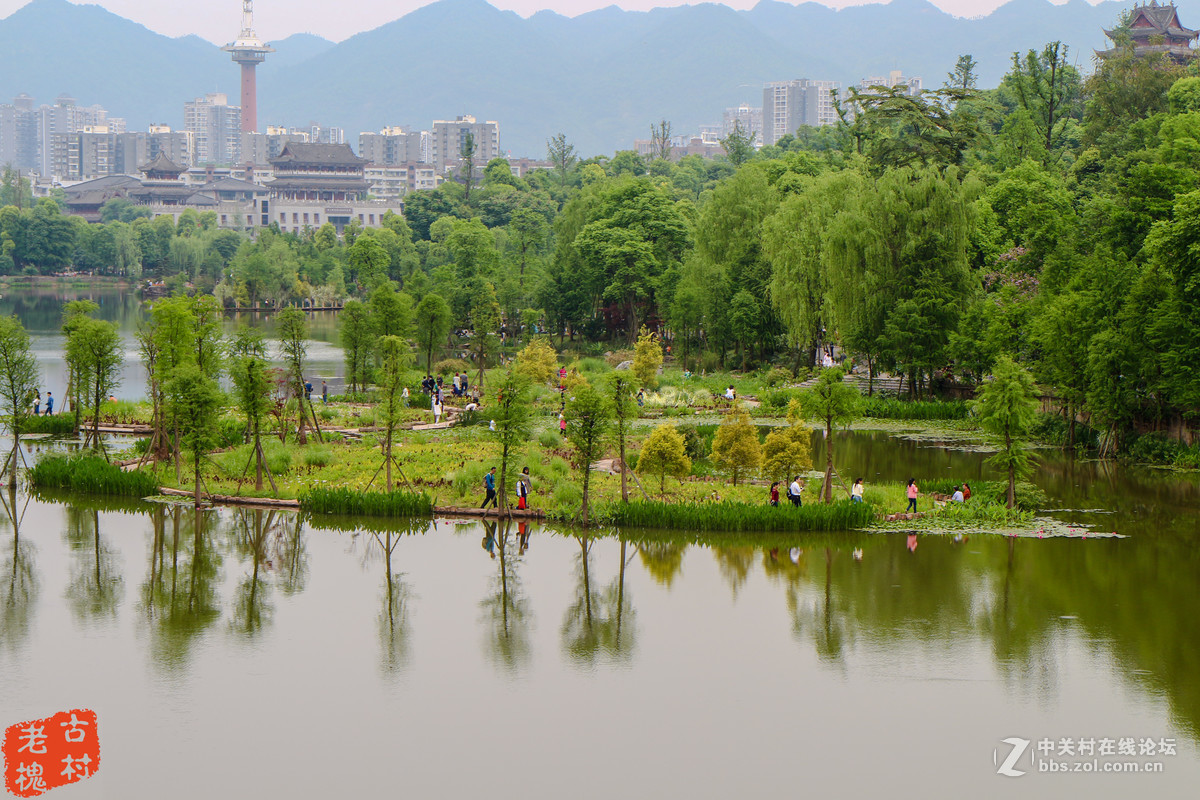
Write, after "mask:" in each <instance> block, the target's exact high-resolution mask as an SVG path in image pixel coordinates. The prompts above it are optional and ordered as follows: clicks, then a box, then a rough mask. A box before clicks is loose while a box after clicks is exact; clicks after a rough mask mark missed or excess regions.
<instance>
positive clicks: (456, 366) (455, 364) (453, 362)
mask: <svg viewBox="0 0 1200 800" xmlns="http://www.w3.org/2000/svg"><path fill="white" fill-rule="evenodd" d="M470 369H471V365H470V363H469V362H466V361H463V360H462V359H461V358H444V359H442V360H441V361H438V362H436V363H435V364H434V365H433V372H432V373H431V374H432V375H434V376H437V375H442V376H447V375H453V374H454V373H455V372H467V371H469V370H470ZM419 383H420V382H419V381H418V385H419ZM409 391H411V389H410V390H409Z"/></svg>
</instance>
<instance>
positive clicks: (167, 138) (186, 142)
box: [127, 125, 195, 175]
mask: <svg viewBox="0 0 1200 800" xmlns="http://www.w3.org/2000/svg"><path fill="white" fill-rule="evenodd" d="M194 139H195V137H194V136H193V135H192V133H191V132H190V131H173V130H171V127H170V126H169V125H151V126H150V129H149V131H147V133H146V158H145V160H144V161H142V162H140V163H139V164H138V165H137V166H139V167H140V166H141V165H142V164H143V163H146V164H148V163H150V162H151V161H154V160H156V159H157V158H158V157H159V155H160V154H161V155H162V156H164V157H165V158H166V159H167V160H168V161H170V162H172V163H173V164H178V165H179V166H181V167H183V168H184V169H188V168H190V167H191V166H192V164H193V163H194V152H195V141H194ZM127 174H130V175H132V174H133V173H132V172H130V173H127Z"/></svg>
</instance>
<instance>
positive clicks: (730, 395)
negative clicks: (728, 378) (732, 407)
mask: <svg viewBox="0 0 1200 800" xmlns="http://www.w3.org/2000/svg"><path fill="white" fill-rule="evenodd" d="M725 399H726V400H735V399H737V392H735V391H734V390H733V387H732V386H730V387H729V388H728V389H726V390H725Z"/></svg>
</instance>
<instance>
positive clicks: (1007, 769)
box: [992, 736, 1029, 778]
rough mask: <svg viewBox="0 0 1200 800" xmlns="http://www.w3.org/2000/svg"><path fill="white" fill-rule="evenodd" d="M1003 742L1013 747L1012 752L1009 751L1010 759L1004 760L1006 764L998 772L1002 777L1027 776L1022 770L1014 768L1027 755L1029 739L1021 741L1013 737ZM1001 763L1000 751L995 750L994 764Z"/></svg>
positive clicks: (993, 753)
mask: <svg viewBox="0 0 1200 800" xmlns="http://www.w3.org/2000/svg"><path fill="white" fill-rule="evenodd" d="M1001 742H1003V743H1004V744H1007V745H1009V746H1011V747H1012V750H1010V751H1009V753H1008V757H1007V758H1005V759H1004V763H1003V764H1000V765H999V766H998V767H997V768H996V772H997V773H998V774H1000V775H1005V776H1007V777H1009V778H1019V777H1021V776H1022V775H1024V774H1025V771H1024V770H1020V769H1013V767H1015V766H1016V764H1017V761H1019V760H1020V758H1021V756H1023V755H1025V751H1026V750H1028V749H1029V740H1028V739H1020V738H1017V737H1016V736H1013V737H1010V738H1008V739H1002V740H1001ZM999 761H1000V753H999V751H998V750H993V751H992V763H993V764H997V763H999Z"/></svg>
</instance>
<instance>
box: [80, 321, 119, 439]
mask: <svg viewBox="0 0 1200 800" xmlns="http://www.w3.org/2000/svg"><path fill="white" fill-rule="evenodd" d="M67 359H68V361H69V362H71V363H72V365H73V366H74V370H75V372H76V374H78V375H80V376H83V377H84V379H85V380H86V382H87V386H88V392H87V393H88V397H89V399H90V400H91V401H92V433H91V436H90V439H91V443H92V447H94V448H95V449H96V450H98V451H99V450H102V447H101V444H100V406H101V405H102V404H103V403H104V400H105V399H106V398H107V397H108V396H109V394H110V393H111V392H112V391H114V390H115V389H116V388H117V386H119V385H120V383H121V366H122V365H123V364H124V362H125V349H124V347H123V345H122V344H121V335H120V334H119V333H118V332H117V326H116V325H115V324H113V323H111V322H104V321H103V320H98V319H91V318H85V319H83V320H81V321H80V322H79V324H78V326H77V327H75V328H74V329H73V330H72V332H71V334H70V336H69V338H68V339H67ZM107 455H108V454H107V453H105V457H106V458H107Z"/></svg>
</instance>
